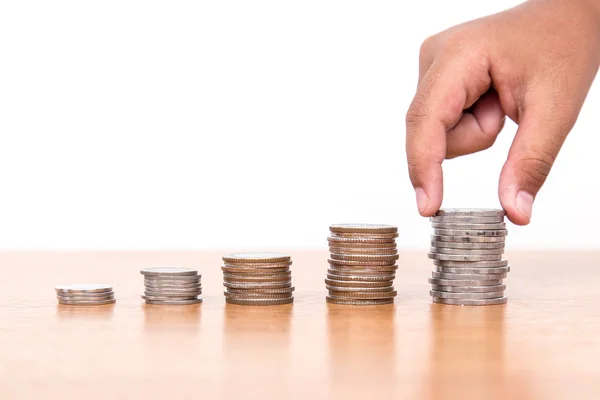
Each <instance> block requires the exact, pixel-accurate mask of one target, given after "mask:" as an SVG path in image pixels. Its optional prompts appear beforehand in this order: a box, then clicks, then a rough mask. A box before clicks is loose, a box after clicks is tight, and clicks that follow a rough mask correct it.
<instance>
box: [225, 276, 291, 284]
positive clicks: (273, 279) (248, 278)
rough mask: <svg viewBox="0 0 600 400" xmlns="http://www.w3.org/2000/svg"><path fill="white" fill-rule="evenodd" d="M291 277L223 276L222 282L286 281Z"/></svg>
mask: <svg viewBox="0 0 600 400" xmlns="http://www.w3.org/2000/svg"><path fill="white" fill-rule="evenodd" d="M290 279H291V277H290V276H282V277H280V278H269V277H263V276H261V277H254V276H251V277H241V278H238V277H235V278H229V277H226V276H224V277H223V282H230V283H251V282H287V281H289V280H290Z"/></svg>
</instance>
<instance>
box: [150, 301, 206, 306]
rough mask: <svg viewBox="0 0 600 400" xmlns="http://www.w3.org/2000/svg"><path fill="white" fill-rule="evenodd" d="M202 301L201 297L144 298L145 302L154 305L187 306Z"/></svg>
mask: <svg viewBox="0 0 600 400" xmlns="http://www.w3.org/2000/svg"><path fill="white" fill-rule="evenodd" d="M199 303H202V299H193V300H146V304H153V305H156V306H187V305H190V304H199Z"/></svg>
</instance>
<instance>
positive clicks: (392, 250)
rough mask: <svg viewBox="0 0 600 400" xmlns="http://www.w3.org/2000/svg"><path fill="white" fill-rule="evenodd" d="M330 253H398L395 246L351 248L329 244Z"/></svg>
mask: <svg viewBox="0 0 600 400" xmlns="http://www.w3.org/2000/svg"><path fill="white" fill-rule="evenodd" d="M329 252H330V253H337V254H362V255H369V254H375V255H388V254H392V255H394V254H398V249H397V248H396V247H387V248H386V247H383V248H378V247H364V248H353V247H332V246H329Z"/></svg>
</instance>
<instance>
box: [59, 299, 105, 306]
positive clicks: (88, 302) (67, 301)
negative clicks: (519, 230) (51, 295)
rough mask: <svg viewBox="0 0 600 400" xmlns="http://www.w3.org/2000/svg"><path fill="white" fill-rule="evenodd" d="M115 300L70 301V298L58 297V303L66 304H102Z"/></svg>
mask: <svg viewBox="0 0 600 400" xmlns="http://www.w3.org/2000/svg"><path fill="white" fill-rule="evenodd" d="M115 302H116V300H115V299H110V300H98V301H80V300H77V301H70V300H61V299H58V303H59V304H64V305H66V306H102V305H105V304H114V303H115Z"/></svg>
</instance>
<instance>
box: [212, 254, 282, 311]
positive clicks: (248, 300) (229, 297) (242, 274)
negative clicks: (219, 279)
mask: <svg viewBox="0 0 600 400" xmlns="http://www.w3.org/2000/svg"><path fill="white" fill-rule="evenodd" d="M291 265H292V258H291V257H290V256H289V255H287V254H280V253H235V254H228V255H225V256H223V266H222V267H221V270H223V286H225V288H226V290H225V292H224V294H225V302H226V303H229V304H238V305H244V306H274V305H281V304H289V303H293V301H294V296H293V295H292V292H293V291H294V287H293V286H292V272H291V271H290V266H291Z"/></svg>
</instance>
